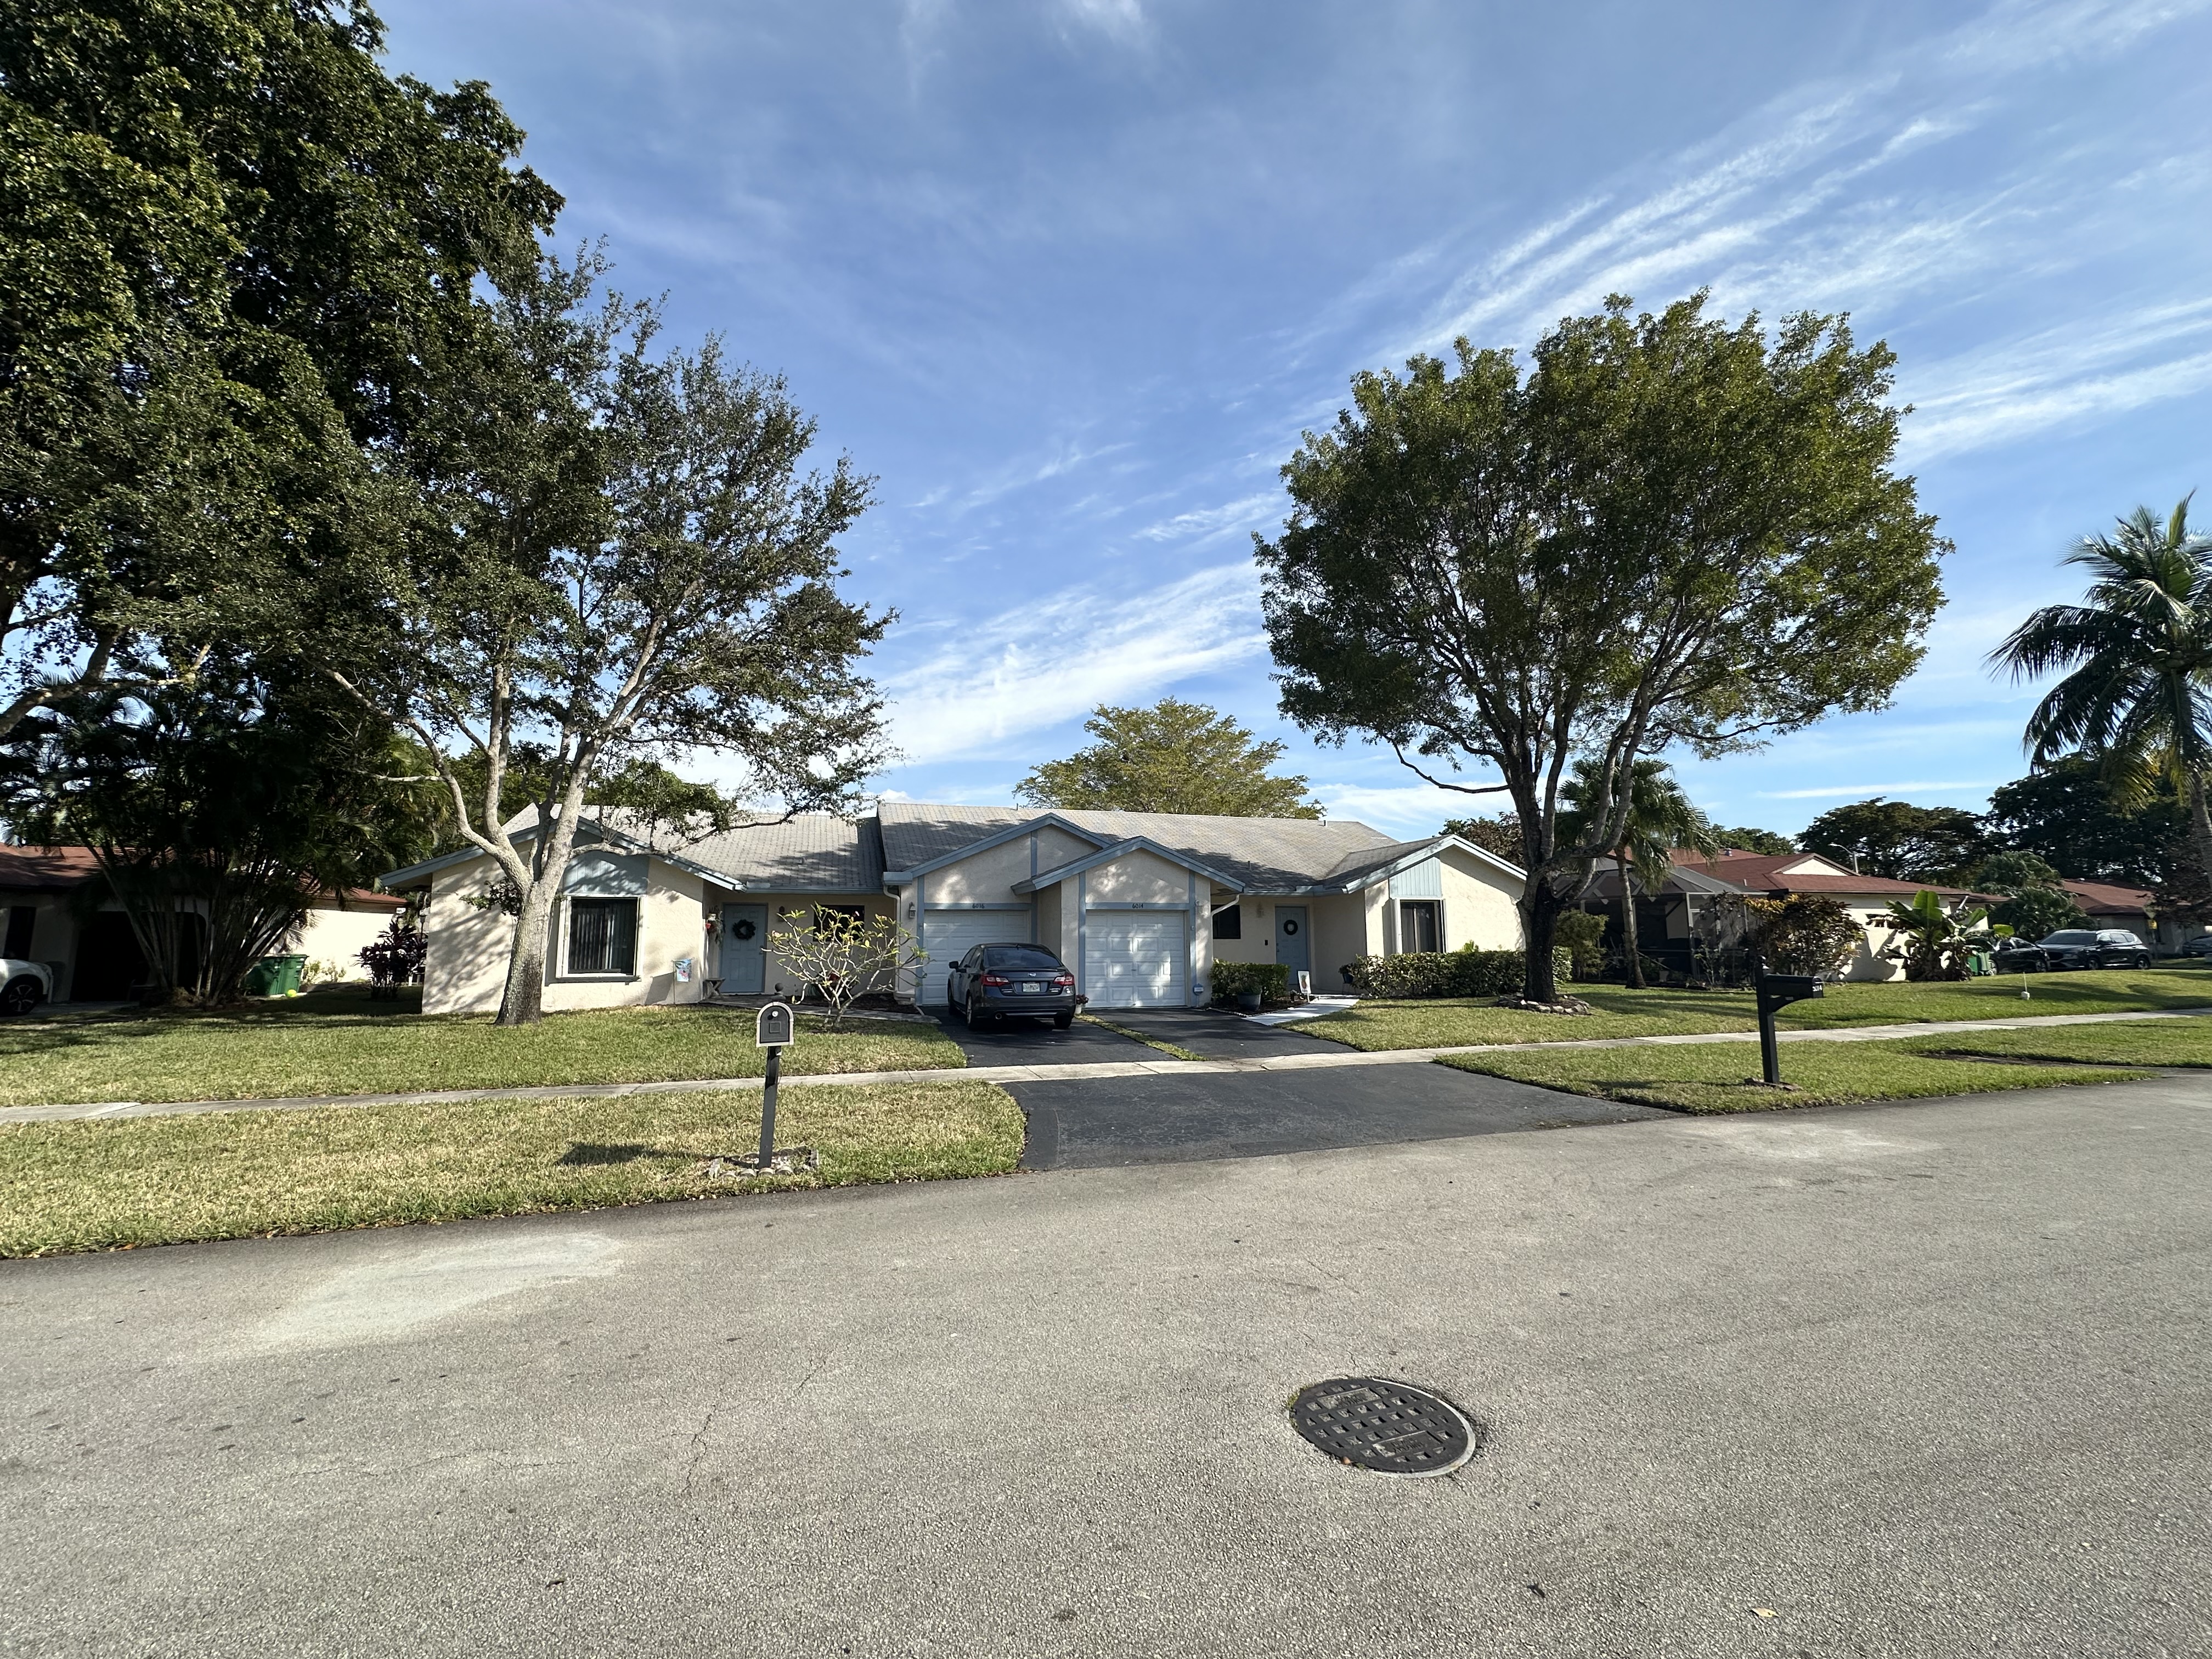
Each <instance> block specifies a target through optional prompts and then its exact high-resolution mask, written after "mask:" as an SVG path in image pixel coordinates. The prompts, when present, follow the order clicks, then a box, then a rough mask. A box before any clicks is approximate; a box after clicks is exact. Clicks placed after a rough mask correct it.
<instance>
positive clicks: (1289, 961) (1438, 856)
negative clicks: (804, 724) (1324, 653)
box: [381, 801, 1522, 1012]
mask: <svg viewBox="0 0 2212 1659" xmlns="http://www.w3.org/2000/svg"><path fill="white" fill-rule="evenodd" d="M510 832H511V833H512V834H513V835H514V836H516V838H517V840H518V841H525V840H527V839H528V838H529V837H531V836H534V835H535V834H536V827H535V823H534V819H533V818H532V817H530V816H529V815H526V816H525V817H523V818H521V819H518V820H517V821H516V823H515V824H514V825H513V826H511V827H510ZM497 876H498V870H497V866H496V865H495V863H494V861H493V860H491V859H489V858H488V857H487V856H485V855H484V854H482V853H480V852H477V850H475V849H474V848H462V849H460V850H458V851H455V852H453V853H449V854H445V855H444V856H442V857H441V858H435V859H431V860H426V861H425V862H423V863H421V864H417V865H415V866H410V868H408V869H404V870H395V871H393V872H391V873H390V874H389V875H387V876H386V877H384V878H382V883H381V884H382V885H383V886H384V887H385V888H386V889H387V890H392V891H394V892H403V893H411V894H417V895H421V896H422V925H423V927H424V929H425V931H426V932H427V933H428V961H427V963H426V965H425V969H424V974H423V993H422V1006H423V1008H424V1010H425V1011H426V1012H483V1011H487V1010H489V1009H492V1008H495V1007H496V1006H498V1003H499V999H500V994H501V988H502V986H503V984H504V981H505V975H506V969H507V956H508V952H509V949H510V945H511V943H512V940H513V921H512V920H511V919H510V918H509V917H508V916H507V915H506V914H505V913H504V912H503V911H502V910H501V909H500V908H498V906H497V905H496V904H494V903H490V902H488V900H489V896H490V894H491V892H492V890H493V889H494V887H495V884H496V881H497ZM1521 885H1522V873H1521V872H1520V871H1519V870H1518V869H1517V868H1516V867H1515V866H1512V865H1510V864H1509V863H1507V862H1505V861H1504V860H1502V859H1499V858H1497V857H1495V856H1493V855H1492V854H1489V853H1487V852H1485V851H1484V850H1483V849H1482V848H1479V847H1476V846H1474V844H1472V843H1471V842H1465V841H1462V840H1461V839H1459V838H1458V837H1457V836H1431V837H1429V838H1427V839H1425V840H1422V841H1407V842H1401V841H1395V840H1393V839H1392V838H1391V837H1390V836H1387V835H1384V834H1383V832H1382V831H1380V830H1377V829H1371V828H1370V827H1369V826H1368V825H1366V824H1364V823H1355V822H1352V821H1350V820H1339V821H1336V822H1333V823H1332V822H1326V821H1318V820H1314V819H1308V818H1241V817H1194V816H1184V815H1180V814H1172V813H1155V812H1087V811H1040V810H1036V809H1024V808H1020V807H1012V806H940V805H924V804H921V803H919V802H912V801H885V802H883V803H882V804H881V805H879V806H878V808H877V810H876V811H874V812H872V813H871V814H869V815H867V816H866V817H859V818H843V817H831V816H827V815H807V816H803V817H794V818H791V819H788V820H786V821H782V822H769V821H763V822H761V823H754V824H750V825H745V826H742V827H739V828H737V829H732V830H729V831H728V832H726V833H724V834H720V835H715V836H708V837H707V838H704V839H702V840H697V841H687V842H681V843H680V844H678V843H671V842H668V841H667V839H666V837H665V835H657V834H655V833H653V832H651V831H650V830H648V829H645V828H643V827H641V825H640V824H639V823H637V822H636V821H635V820H632V819H628V818H625V817H623V815H621V814H617V813H601V812H596V811H595V812H593V813H592V815H591V816H589V817H587V819H586V822H584V823H580V824H579V825H578V826H577V844H576V848H575V851H574V856H573V857H572V858H571V859H570V860H569V864H568V869H567V870H566V871H565V872H562V879H561V897H560V901H559V902H558V904H557V905H556V908H555V912H554V915H553V916H552V917H551V919H550V928H551V938H550V939H549V941H548V950H547V954H546V984H545V1006H547V1007H548V1008H554V1009H563V1008H586V1007H608V1006H621V1005H623V1004H630V1003H671V1002H695V1001H697V1000H701V999H702V997H704V996H707V995H708V994H712V993H713V992H714V991H718V990H719V991H720V992H722V993H724V994H731V995H750V994H787V995H788V994H796V993H797V992H799V989H800V988H801V987H800V985H799V981H798V977H797V975H795V974H794V973H793V970H792V969H790V968H789V967H788V966H787V964H786V963H784V962H783V961H782V960H781V958H780V957H778V956H777V954H776V952H775V950H774V949H773V947H772V945H770V936H771V935H772V934H773V933H775V932H776V931H777V930H778V929H779V928H781V927H789V926H791V925H792V924H793V921H796V920H801V919H804V918H805V917H807V916H810V915H812V914H814V913H815V912H817V911H820V910H844V911H847V912H849V913H852V914H855V915H863V916H869V917H875V916H892V917H896V919H897V921H899V922H900V924H901V925H902V926H903V927H905V928H907V929H908V932H909V933H912V934H913V936H914V938H915V940H916V941H917V943H918V945H919V947H920V948H921V950H922V951H924V952H926V953H927V957H928V961H927V963H926V965H925V966H924V967H923V968H922V969H921V972H920V974H919V975H912V974H909V975H904V976H902V979H901V981H900V983H899V984H898V985H897V986H896V987H895V992H896V995H897V996H898V997H899V998H900V999H901V1000H906V1001H915V1000H919V1001H921V1002H922V1003H925V1004H931V1005H934V1004H937V1003H940V1002H942V1001H943V1000H944V997H945V970H946V969H947V968H948V967H950V966H951V963H954V962H956V961H957V960H958V959H959V958H960V957H962V956H963V955H964V954H966V952H967V951H969V948H970V947H971V946H974V945H979V944H987V943H1006V942H1012V941H1033V942H1036V943H1041V944H1044V945H1049V946H1051V947H1052V948H1053V950H1054V951H1056V952H1058V954H1059V956H1060V959H1061V960H1062V961H1064V962H1066V963H1067V964H1068V965H1069V967H1070V969H1072V970H1073V972H1074V974H1075V976H1076V986H1077V989H1078V991H1079V993H1080V994H1083V995H1085V996H1087V997H1088V998H1089V999H1090V1000H1091V1003H1092V1004H1093V1005H1094V1006H1100V1007H1109V1008H1110V1007H1184V1006H1195V1005H1200V1004H1203V1003H1205V1002H1206V1001H1207V1000H1209V993H1208V985H1209V980H1210V975H1211V974H1212V968H1213V964H1214V963H1216V962H1273V963H1284V964H1285V965H1287V966H1289V967H1290V968H1291V969H1293V970H1298V971H1304V972H1306V973H1309V974H1310V975H1311V976H1312V984H1313V987H1314V988H1315V989H1316V991H1328V990H1334V989H1338V988H1340V987H1342V985H1343V984H1344V980H1343V976H1342V970H1343V968H1344V966H1345V964H1346V963H1349V962H1351V961H1352V959H1353V958H1354V957H1362V956H1386V955H1395V954H1397V953H1399V952H1401V951H1436V950H1453V949H1456V948H1457V947H1459V946H1460V945H1476V946H1478V947H1481V948H1484V949H1504V948H1510V947H1512V946H1514V945H1517V944H1518V943H1519V941H1520V936H1521V923H1520V914H1519V911H1518V910H1517V908H1516V904H1517V902H1518V900H1519V897H1520V894H1521Z"/></svg>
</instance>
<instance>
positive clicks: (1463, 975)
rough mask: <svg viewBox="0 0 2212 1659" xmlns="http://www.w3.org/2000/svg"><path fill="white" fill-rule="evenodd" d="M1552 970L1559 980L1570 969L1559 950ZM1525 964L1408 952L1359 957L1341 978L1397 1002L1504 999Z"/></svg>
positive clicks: (1488, 956) (1467, 954)
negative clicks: (1430, 999)
mask: <svg viewBox="0 0 2212 1659" xmlns="http://www.w3.org/2000/svg"><path fill="white" fill-rule="evenodd" d="M1552 960H1553V972H1554V973H1556V974H1557V975H1559V977H1561V978H1562V979H1564V978H1565V977H1566V976H1567V975H1568V974H1569V973H1570V971H1571V968H1572V965H1573V964H1572V960H1571V957H1570V955H1569V953H1568V952H1567V951H1565V950H1564V949H1556V950H1554V951H1553V952H1552ZM1526 969H1527V963H1526V962H1525V960H1524V958H1523V957H1522V953H1521V952H1520V951H1477V950H1475V949H1474V948H1473V947H1472V946H1469V947H1468V948H1466V949H1463V950H1458V951H1407V952H1406V953H1405V954H1404V955H1403V956H1395V957H1359V958H1358V960H1356V961H1354V962H1352V963H1347V964H1346V967H1345V969H1344V976H1345V978H1346V979H1347V980H1349V981H1352V989H1353V990H1355V991H1357V992H1358V993H1359V994H1361V995H1362V996H1370V997H1384V998H1389V999H1390V1000H1406V999H1411V998H1415V997H1503V996H1515V995H1518V994H1519V993H1520V990H1521V984H1522V976H1523V975H1524V973H1525V972H1526Z"/></svg>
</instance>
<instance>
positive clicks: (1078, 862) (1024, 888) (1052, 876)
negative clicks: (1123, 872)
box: [1014, 836, 1244, 893]
mask: <svg viewBox="0 0 2212 1659" xmlns="http://www.w3.org/2000/svg"><path fill="white" fill-rule="evenodd" d="M1132 853H1150V854H1152V855H1153V856H1154V857H1156V858H1162V859H1165V860H1167V861H1168V862H1169V863H1170V864H1173V865H1177V866H1181V867H1182V868H1183V869H1185V870H1188V871H1190V872H1192V873H1194V874H1195V875H1200V876H1204V877H1205V878H1206V879H1207V880H1208V881H1210V882H1212V883H1213V884H1215V885H1216V886H1220V887H1226V888H1228V889H1229V890H1231V892H1237V893H1241V892H1243V890H1244V886H1243V883H1242V882H1239V881H1238V880H1237V879H1236V878H1234V877H1232V876H1225V875H1223V874H1222V873H1221V872H1219V871H1218V870H1210V869H1208V868H1207V867H1206V866H1205V865H1203V864H1200V862H1199V861H1198V860H1195V859H1193V858H1188V857H1186V856H1185V855H1184V854H1181V853H1178V852H1177V851H1176V849H1175V848H1172V847H1163V846H1161V845H1160V844H1159V842H1156V841H1154V840H1152V838H1151V837H1150V836H1131V837H1130V838H1129V839H1128V840H1127V841H1117V842H1114V843H1113V844H1112V845H1110V846H1107V847H1102V848H1099V849H1098V850H1097V852H1095V853H1087V854H1085V855H1084V856H1083V857H1081V858H1079V859H1071V860H1068V861H1067V862H1066V864H1063V865H1060V866H1058V867H1057V868H1054V869H1051V870H1043V871H1040V872H1037V873H1036V875H1034V876H1031V877H1030V878H1029V879H1028V880H1026V881H1018V882H1016V883H1015V884H1014V891H1016V892H1017V893H1035V892H1040V891H1042V890H1043V889H1045V888H1047V887H1051V886H1054V885H1056V884H1058V883H1060V882H1063V881H1066V879H1067V878H1069V877H1070V876H1074V875H1080V874H1081V873H1082V872H1084V871H1085V870H1091V869H1095V868H1096V867H1097V866H1099V865H1102V864H1111V863H1113V862H1114V861H1115V860H1116V859H1122V858H1127V856H1128V855H1129V854H1132Z"/></svg>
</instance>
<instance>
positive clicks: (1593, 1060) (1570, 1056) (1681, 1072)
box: [1437, 1032, 2151, 1113]
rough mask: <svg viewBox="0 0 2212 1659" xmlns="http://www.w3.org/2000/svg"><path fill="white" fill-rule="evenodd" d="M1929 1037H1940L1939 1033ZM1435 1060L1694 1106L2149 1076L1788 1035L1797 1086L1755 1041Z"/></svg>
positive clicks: (1804, 1102)
mask: <svg viewBox="0 0 2212 1659" xmlns="http://www.w3.org/2000/svg"><path fill="white" fill-rule="evenodd" d="M1972 1035H1973V1036H1976V1037H1979V1036H1983V1035H1984V1034H1983V1033H1980V1032H1976V1033H1973V1034H1972ZM1927 1041H1929V1042H1931V1043H1932V1042H1935V1041H1936V1039H1928V1040H1927ZM1437 1063H1438V1064H1440V1065H1444V1066H1458V1067H1459V1068H1460V1069H1461V1070H1462V1071H1468V1072H1480V1073H1485V1074H1486V1075H1488V1076H1491V1077H1502V1078H1510V1079H1513V1080H1514V1081H1515V1082H1516V1083H1533V1084H1535V1085H1538V1086H1540V1087H1541V1088H1546V1089H1559V1090H1564V1091H1566V1092H1567V1093H1569V1094H1577V1095H1594V1096H1596V1097H1599V1098H1600V1099H1603V1100H1625V1101H1632V1102H1634V1103H1637V1104H1638V1105H1643V1106H1663V1107H1668V1108H1669V1109H1673V1110H1674V1111H1678V1112H1694V1113H1711V1112H1772V1111H1791V1110H1795V1109H1798V1108H1801V1107H1806V1106H1839V1105H1844V1104H1847V1103H1850V1102H1853V1101H1868V1100H1912V1099H1918V1098H1922V1097H1927V1096H1931V1095H1969V1094H1990V1093H1995V1092H1996V1091H1999V1090H2004V1089H2042V1088H2050V1087H2054V1086H2057V1085H2063V1084H2082V1083H2114V1082H2119V1081H2122V1080H2124V1079H2129V1078H2139V1077H2148V1076H2150V1075H2151V1073H2148V1072H2139V1071H2120V1070H2113V1069H2111V1068H2107V1067H2101V1066H2100V1067H2095V1068H2091V1067H2087V1066H2064V1065H2049V1064H2042V1063H2036V1062H2030V1061H2020V1062H2017V1063H2015V1062H1990V1061H1985V1060H1954V1059H1939V1058H1935V1057H1932V1056H1929V1055H1924V1054H1915V1053H1913V1052H1912V1051H1911V1045H1910V1044H1908V1043H1907V1042H1904V1041H1901V1040H1900V1041H1899V1042H1795V1043H1790V1044H1786V1045H1785V1046H1784V1048H1783V1050H1782V1075H1783V1077H1784V1079H1786V1080H1787V1081H1789V1082H1790V1084H1792V1085H1795V1086H1794V1087H1793V1088H1790V1089H1770V1088H1768V1087H1767V1086H1766V1085H1765V1084H1763V1083H1761V1082H1759V1048H1758V1045H1757V1044H1756V1043H1749V1042H1720V1043H1711V1044H1696V1045H1689V1044H1685V1045H1682V1046H1680V1047H1672V1046H1670V1047H1666V1048H1552V1049H1541V1048H1532V1049H1525V1050H1522V1051H1521V1052H1519V1053H1510V1052H1499V1053H1496V1054H1455V1055H1454V1056H1452V1057H1451V1058H1450V1059H1449V1060H1441V1061H1439V1062H1437Z"/></svg>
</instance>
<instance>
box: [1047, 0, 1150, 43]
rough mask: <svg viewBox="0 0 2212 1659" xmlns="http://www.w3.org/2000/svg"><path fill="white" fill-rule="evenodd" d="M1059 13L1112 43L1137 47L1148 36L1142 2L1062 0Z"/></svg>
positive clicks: (1137, 0)
mask: <svg viewBox="0 0 2212 1659" xmlns="http://www.w3.org/2000/svg"><path fill="white" fill-rule="evenodd" d="M1060 10H1061V12H1062V13H1063V15H1066V17H1068V18H1069V19H1070V20H1071V21H1074V22H1078V23H1080V24H1083V25H1084V26H1085V27H1089V28H1094V29H1096V30H1097V31H1098V33H1101V34H1103V35H1105V36H1107V37H1108V38H1109V39H1110V40H1120V41H1122V42H1125V43H1127V44H1130V45H1134V44H1137V43H1139V42H1140V41H1142V40H1145V39H1146V33H1147V30H1146V21H1145V8H1144V6H1143V4H1142V3H1141V0H1060Z"/></svg>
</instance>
